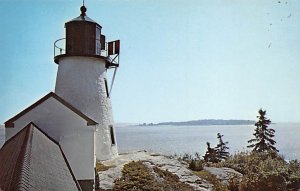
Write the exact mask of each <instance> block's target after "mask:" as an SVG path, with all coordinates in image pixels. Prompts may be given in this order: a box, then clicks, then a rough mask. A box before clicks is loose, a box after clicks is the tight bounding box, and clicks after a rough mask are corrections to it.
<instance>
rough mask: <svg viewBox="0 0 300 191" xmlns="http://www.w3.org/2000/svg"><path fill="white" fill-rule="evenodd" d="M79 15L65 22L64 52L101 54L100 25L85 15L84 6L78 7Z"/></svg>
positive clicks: (71, 53) (69, 53)
mask: <svg viewBox="0 0 300 191" xmlns="http://www.w3.org/2000/svg"><path fill="white" fill-rule="evenodd" d="M80 10H81V14H80V16H79V17H77V18H75V19H73V20H71V21H69V22H67V23H66V25H65V27H66V54H68V55H81V56H84V55H101V44H102V49H104V45H105V39H104V36H103V35H102V39H103V41H104V43H101V28H102V27H101V26H100V25H99V24H98V23H96V22H95V21H93V20H92V19H90V18H89V17H87V16H86V8H85V6H82V7H81V8H80Z"/></svg>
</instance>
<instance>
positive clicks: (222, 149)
mask: <svg viewBox="0 0 300 191" xmlns="http://www.w3.org/2000/svg"><path fill="white" fill-rule="evenodd" d="M223 136H224V135H221V134H220V133H218V134H217V137H218V139H219V144H217V146H216V147H215V150H216V152H217V157H218V159H219V160H220V161H221V160H223V159H227V158H228V157H229V152H228V151H227V150H228V149H229V147H227V144H228V142H224V141H223V139H222V137H223Z"/></svg>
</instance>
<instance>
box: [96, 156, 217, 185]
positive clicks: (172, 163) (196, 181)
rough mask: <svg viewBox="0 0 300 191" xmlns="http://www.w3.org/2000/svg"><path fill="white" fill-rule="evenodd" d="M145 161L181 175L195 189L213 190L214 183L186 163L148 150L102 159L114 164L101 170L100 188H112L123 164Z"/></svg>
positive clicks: (103, 162)
mask: <svg viewBox="0 0 300 191" xmlns="http://www.w3.org/2000/svg"><path fill="white" fill-rule="evenodd" d="M139 160H141V161H144V164H146V165H148V166H150V167H154V166H156V167H158V168H160V169H161V170H166V171H169V172H171V173H173V174H175V175H177V176H178V177H179V180H180V181H181V182H183V183H185V184H188V185H190V186H191V187H193V188H194V190H199V191H212V190H213V185H212V184H210V183H209V182H207V181H206V180H204V179H201V178H200V177H198V176H196V175H194V174H193V173H192V172H191V171H190V170H189V169H188V168H187V165H186V164H184V163H181V162H179V161H178V160H176V159H172V158H169V157H166V156H162V155H156V154H150V153H148V152H144V151H142V152H133V153H126V154H120V155H119V156H118V157H117V158H115V159H111V160H107V161H102V164H104V165H106V166H112V167H111V168H109V169H108V170H106V171H102V172H99V179H100V188H101V189H102V190H110V189H112V188H113V186H114V181H115V180H116V179H118V178H120V177H121V176H122V169H123V166H124V165H125V164H127V163H129V162H131V161H139Z"/></svg>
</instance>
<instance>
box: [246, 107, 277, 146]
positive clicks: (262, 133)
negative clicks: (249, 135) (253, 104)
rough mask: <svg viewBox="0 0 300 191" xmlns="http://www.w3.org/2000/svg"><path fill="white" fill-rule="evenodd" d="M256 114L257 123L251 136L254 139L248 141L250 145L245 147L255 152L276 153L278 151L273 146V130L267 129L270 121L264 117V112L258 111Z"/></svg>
mask: <svg viewBox="0 0 300 191" xmlns="http://www.w3.org/2000/svg"><path fill="white" fill-rule="evenodd" d="M258 113H259V115H258V116H257V118H258V121H257V122H256V123H255V126H256V129H255V133H254V134H253V135H254V136H255V138H254V139H251V140H249V141H248V143H250V145H249V146H247V147H248V148H253V150H252V151H256V152H268V151H275V152H278V150H277V149H276V147H275V146H274V145H275V143H276V141H274V140H273V137H274V133H275V130H274V129H270V128H268V126H269V125H270V123H271V120H270V119H267V118H266V117H265V115H266V111H263V110H262V109H260V110H259V111H258Z"/></svg>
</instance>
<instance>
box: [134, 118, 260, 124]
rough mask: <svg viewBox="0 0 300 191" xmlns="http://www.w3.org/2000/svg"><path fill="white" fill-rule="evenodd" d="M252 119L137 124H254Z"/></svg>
mask: <svg viewBox="0 0 300 191" xmlns="http://www.w3.org/2000/svg"><path fill="white" fill-rule="evenodd" d="M254 124H255V121H253V120H235V119H230V120H224V119H203V120H192V121H181V122H161V123H141V124H138V125H137V126H161V125H172V126H207V125H254Z"/></svg>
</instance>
